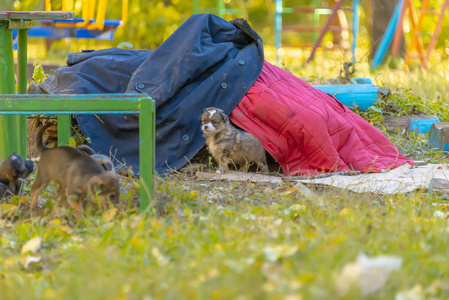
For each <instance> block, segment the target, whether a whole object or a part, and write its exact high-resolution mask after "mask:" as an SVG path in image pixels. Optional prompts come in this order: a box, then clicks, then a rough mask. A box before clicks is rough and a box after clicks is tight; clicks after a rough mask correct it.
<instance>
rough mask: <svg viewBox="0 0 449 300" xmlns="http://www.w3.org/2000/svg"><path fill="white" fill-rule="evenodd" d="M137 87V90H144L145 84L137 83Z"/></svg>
mask: <svg viewBox="0 0 449 300" xmlns="http://www.w3.org/2000/svg"><path fill="white" fill-rule="evenodd" d="M137 87H138V88H139V89H144V88H145V84H144V83H139V84H138V85H137Z"/></svg>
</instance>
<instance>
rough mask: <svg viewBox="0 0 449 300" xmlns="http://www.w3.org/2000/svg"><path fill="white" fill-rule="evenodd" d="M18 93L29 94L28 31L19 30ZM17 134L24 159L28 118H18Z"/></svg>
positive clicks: (19, 148) (19, 150)
mask: <svg viewBox="0 0 449 300" xmlns="http://www.w3.org/2000/svg"><path fill="white" fill-rule="evenodd" d="M17 37H18V44H17V93H18V94H26V93H27V29H18V30H17ZM16 118H17V132H18V134H19V142H18V144H17V146H18V150H17V151H18V153H19V154H20V155H22V156H23V157H26V155H27V138H26V136H27V117H26V116H23V115H19V116H16Z"/></svg>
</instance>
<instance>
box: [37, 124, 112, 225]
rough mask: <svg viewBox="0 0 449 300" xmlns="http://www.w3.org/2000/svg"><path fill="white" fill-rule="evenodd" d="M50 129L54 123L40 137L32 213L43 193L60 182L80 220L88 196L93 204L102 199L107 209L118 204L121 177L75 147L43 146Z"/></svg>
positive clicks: (102, 204)
mask: <svg viewBox="0 0 449 300" xmlns="http://www.w3.org/2000/svg"><path fill="white" fill-rule="evenodd" d="M49 126H51V124H47V125H45V126H44V127H42V128H41V129H40V130H39V131H38V133H37V136H36V148H37V149H38V150H39V152H40V160H39V168H38V170H37V175H36V179H35V181H34V184H33V186H32V187H31V206H30V211H32V210H34V209H36V207H37V205H38V198H39V194H40V192H41V191H42V190H43V189H44V188H45V187H47V185H48V184H49V183H50V182H51V181H55V182H57V183H59V185H60V186H61V188H62V189H65V191H66V196H67V200H68V202H69V204H70V206H71V207H72V208H73V209H74V214H75V217H77V218H80V217H81V216H82V212H83V200H84V197H86V198H87V200H89V201H92V202H95V200H96V199H98V200H99V202H100V205H101V207H103V208H104V207H106V205H107V204H108V202H109V201H111V202H114V203H117V202H118V201H119V198H120V190H119V188H120V184H119V179H118V177H117V176H116V175H115V174H114V173H112V172H108V171H106V170H104V169H103V168H102V167H101V166H100V165H99V164H98V163H97V162H96V161H95V160H94V159H93V158H92V157H90V156H87V155H85V154H84V153H82V152H81V151H78V150H77V149H75V148H72V147H66V146H62V147H55V148H50V149H49V148H46V147H45V146H44V145H43V144H42V135H43V133H44V132H45V130H46V129H47V128H48V127H49Z"/></svg>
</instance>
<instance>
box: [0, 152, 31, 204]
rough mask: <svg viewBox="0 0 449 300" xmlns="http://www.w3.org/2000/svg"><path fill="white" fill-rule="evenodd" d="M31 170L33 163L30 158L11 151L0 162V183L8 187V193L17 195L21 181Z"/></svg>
mask: <svg viewBox="0 0 449 300" xmlns="http://www.w3.org/2000/svg"><path fill="white" fill-rule="evenodd" d="M33 171H34V163H33V162H32V161H31V160H25V159H23V157H22V156H20V155H17V154H15V153H13V154H11V155H10V156H8V157H7V158H6V159H5V160H4V161H3V162H2V163H0V183H2V184H3V185H5V186H7V187H8V191H9V194H11V195H18V194H20V192H21V186H22V182H23V181H24V179H25V178H26V177H27V176H28V175H30V173H31V172H33ZM3 188H4V187H3ZM1 198H2V196H0V199H1Z"/></svg>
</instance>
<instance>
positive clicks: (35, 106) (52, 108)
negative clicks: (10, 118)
mask: <svg viewBox="0 0 449 300" xmlns="http://www.w3.org/2000/svg"><path fill="white" fill-rule="evenodd" d="M8 96H9V97H8ZM28 96H31V95H28ZM35 96H37V97H35V98H32V97H11V95H7V96H6V97H5V96H2V97H0V100H4V101H1V102H0V110H3V111H8V110H9V111H11V108H12V107H14V108H15V109H17V110H18V111H22V112H24V113H26V114H34V113H35V112H36V111H46V112H61V113H63V114H71V112H70V111H77V112H78V113H89V112H91V113H94V112H97V111H100V110H101V111H102V112H103V113H114V112H116V113H121V112H127V113H134V112H137V111H138V110H139V102H138V98H124V99H120V98H100V97H99V96H98V97H95V98H94V97H88V96H86V95H82V97H69V95H64V96H67V97H64V99H60V98H53V99H51V98H46V97H45V96H42V95H35ZM17 99H20V101H14V100H17ZM73 99H76V100H77V101H73ZM86 99H88V100H89V101H83V100H86ZM36 100H38V101H36ZM55 100H58V101H55ZM106 100H107V101H106ZM105 101H106V102H107V103H108V105H107V106H105V105H104V103H105Z"/></svg>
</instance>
